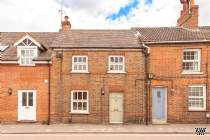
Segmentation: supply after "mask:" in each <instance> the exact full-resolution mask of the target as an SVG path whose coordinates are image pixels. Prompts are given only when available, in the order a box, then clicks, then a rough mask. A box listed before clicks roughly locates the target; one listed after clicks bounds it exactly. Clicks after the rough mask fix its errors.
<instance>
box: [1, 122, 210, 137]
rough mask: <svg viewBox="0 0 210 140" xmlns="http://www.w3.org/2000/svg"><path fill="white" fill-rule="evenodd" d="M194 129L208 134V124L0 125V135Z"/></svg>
mask: <svg viewBox="0 0 210 140" xmlns="http://www.w3.org/2000/svg"><path fill="white" fill-rule="evenodd" d="M195 128H206V132H205V135H206V134H208V135H209V134H210V124H166V125H148V126H146V125H136V124H128V125H127V124H126V125H102V124H98V125H93V124H52V125H41V124H15V125H5V124H2V125H0V135H2V134H4V135H6V134H196V133H195V131H196V130H195Z"/></svg>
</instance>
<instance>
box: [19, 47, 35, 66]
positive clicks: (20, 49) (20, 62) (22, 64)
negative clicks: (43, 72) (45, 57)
mask: <svg viewBox="0 0 210 140" xmlns="http://www.w3.org/2000/svg"><path fill="white" fill-rule="evenodd" d="M22 50H33V51H34V56H33V58H35V57H37V56H38V49H37V46H17V52H18V57H19V61H18V63H19V64H20V65H21V66H35V63H34V62H33V58H32V60H31V62H32V63H30V64H24V63H22V61H21V59H22V56H21V51H22Z"/></svg>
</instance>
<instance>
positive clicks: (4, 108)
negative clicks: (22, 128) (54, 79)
mask: <svg viewBox="0 0 210 140" xmlns="http://www.w3.org/2000/svg"><path fill="white" fill-rule="evenodd" d="M44 80H48V66H47V65H36V66H35V67H22V66H19V65H13V64H1V65H0V122H2V123H14V122H17V111H18V110H17V109H18V93H17V92H18V90H36V91H37V97H36V98H37V121H38V122H42V121H47V113H48V83H45V81H44ZM8 88H12V91H13V92H12V95H10V96H9V95H8V92H7V91H8Z"/></svg>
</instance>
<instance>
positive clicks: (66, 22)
mask: <svg viewBox="0 0 210 140" xmlns="http://www.w3.org/2000/svg"><path fill="white" fill-rule="evenodd" d="M70 30H71V23H70V21H69V17H68V16H65V17H64V21H62V23H61V31H70Z"/></svg>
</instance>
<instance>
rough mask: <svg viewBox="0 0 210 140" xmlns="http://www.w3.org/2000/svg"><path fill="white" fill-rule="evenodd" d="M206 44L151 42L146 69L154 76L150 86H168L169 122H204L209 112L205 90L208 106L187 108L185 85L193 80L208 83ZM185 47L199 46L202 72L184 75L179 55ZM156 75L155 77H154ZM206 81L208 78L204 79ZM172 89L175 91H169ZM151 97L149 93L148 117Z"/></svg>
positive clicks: (192, 82) (194, 82)
mask: <svg viewBox="0 0 210 140" xmlns="http://www.w3.org/2000/svg"><path fill="white" fill-rule="evenodd" d="M208 47H209V45H206V44H189V45H184V44H180V45H172V44H167V45H154V46H151V54H150V59H149V71H150V73H153V74H154V76H155V77H156V79H154V80H152V85H151V86H152V87H155V86H164V87H166V88H167V89H168V93H167V95H168V101H167V104H168V107H167V109H168V113H167V115H168V122H171V123H207V119H206V117H205V116H206V112H209V107H210V105H209V101H210V98H209V96H208V92H209V89H208V90H207V93H206V94H207V97H208V98H207V101H206V102H207V110H206V111H197V112H196V111H188V86H189V85H192V84H205V85H208V83H209V79H207V70H208V75H209V70H210V67H209V66H208V67H206V64H207V63H208V62H209V61H210V57H209V55H208V54H209V48H208ZM186 48H196V49H201V71H202V72H203V74H201V75H183V74H181V73H182V58H183V50H184V49H186ZM157 77H158V79H157ZM207 81H208V82H207ZM171 89H174V90H175V91H171ZM151 101H152V97H151V95H150V119H152V115H151V114H152V111H151V109H152V102H151Z"/></svg>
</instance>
